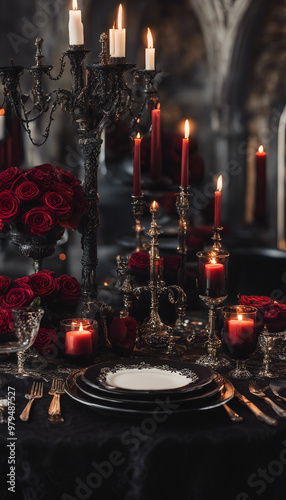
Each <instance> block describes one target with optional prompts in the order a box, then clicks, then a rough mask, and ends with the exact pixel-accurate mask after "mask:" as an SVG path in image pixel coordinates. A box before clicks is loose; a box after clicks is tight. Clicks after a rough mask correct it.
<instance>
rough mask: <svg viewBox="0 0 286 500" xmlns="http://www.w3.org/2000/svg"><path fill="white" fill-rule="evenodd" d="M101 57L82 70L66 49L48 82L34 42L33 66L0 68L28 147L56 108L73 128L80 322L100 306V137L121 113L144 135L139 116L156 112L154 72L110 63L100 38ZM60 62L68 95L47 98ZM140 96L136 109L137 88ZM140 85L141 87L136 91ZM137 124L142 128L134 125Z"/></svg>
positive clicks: (79, 49) (80, 50)
mask: <svg viewBox="0 0 286 500" xmlns="http://www.w3.org/2000/svg"><path fill="white" fill-rule="evenodd" d="M99 41H100V44H101V52H100V54H99V62H98V63H96V64H87V65H84V61H85V58H86V56H87V54H88V53H89V51H88V50H86V49H85V47H84V45H71V46H70V47H69V50H67V51H66V52H64V53H63V54H62V56H61V58H60V71H59V74H58V75H57V76H55V77H54V76H52V74H51V71H52V66H50V65H44V64H43V61H42V60H43V58H44V56H43V53H42V44H43V39H42V38H37V39H36V42H35V45H36V48H37V50H36V55H35V61H36V64H35V65H34V66H31V67H28V68H24V67H22V66H14V65H13V63H12V64H11V66H8V67H2V68H0V77H1V79H2V84H3V88H4V103H3V105H4V106H5V104H7V103H8V102H9V103H10V105H11V107H12V110H13V112H14V113H15V114H16V116H17V117H18V118H19V120H20V121H21V123H22V125H23V127H24V129H25V131H26V133H27V134H28V136H29V138H30V140H31V142H32V144H33V145H35V146H41V145H42V144H44V143H45V142H46V140H47V139H48V137H49V133H50V128H51V124H52V121H53V116H54V113H55V111H56V109H57V108H58V107H61V109H62V110H63V111H68V112H69V113H70V114H71V116H72V119H73V121H75V122H76V123H77V126H78V133H79V145H80V148H81V151H82V155H83V160H84V185H83V189H84V194H85V198H86V200H87V202H88V203H89V211H88V213H87V214H86V215H85V216H84V218H83V222H82V226H83V231H82V250H83V254H82V261H81V262H82V307H81V314H82V317H87V318H88V317H95V316H100V315H101V314H103V312H104V310H105V307H106V306H105V305H104V304H101V303H100V301H99V300H98V291H97V280H96V267H97V263H98V259H97V230H98V226H99V223H100V221H99V196H98V188H97V170H98V166H99V154H100V148H101V143H102V140H101V135H102V131H103V129H104V127H105V126H106V124H107V123H108V122H109V121H110V120H115V119H117V118H119V117H120V116H121V115H123V113H124V114H125V113H128V114H129V116H130V120H131V121H130V127H131V129H134V130H135V128H136V129H138V127H140V128H141V131H142V130H143V132H144V130H145V132H148V131H149V129H150V118H149V122H148V119H147V125H146V124H145V129H144V123H143V116H144V117H145V120H146V116H148V115H149V117H150V114H151V110H152V109H154V108H155V107H156V106H157V102H158V96H157V89H156V84H155V81H154V80H155V77H156V74H157V73H156V71H148V70H138V69H137V68H136V67H135V65H134V64H128V63H126V61H125V58H112V57H110V56H109V54H108V48H107V47H108V37H107V35H106V34H105V33H102V34H101V35H100V39H99ZM66 58H68V59H69V61H70V65H71V75H72V86H71V90H66V89H62V88H58V89H56V90H53V91H52V92H50V93H45V92H44V85H43V83H44V78H48V79H50V80H56V81H58V80H60V79H61V77H62V75H63V72H64V69H65V65H66ZM25 71H27V72H28V73H29V74H30V75H31V76H32V79H33V86H32V89H31V93H30V94H23V93H22V92H21V87H20V79H21V76H22V75H23V73H24V72H25ZM127 71H133V85H132V87H131V88H130V87H129V86H128V85H127V83H126V81H125V78H124V75H125V73H126V72H127ZM142 80H143V92H141V100H140V103H139V104H138V88H141V89H142V85H141V83H140V82H142ZM140 85H141V87H139V86H140ZM42 116H47V117H48V123H47V126H46V128H45V130H44V133H43V135H42V137H41V139H40V141H38V142H37V141H36V140H35V139H34V138H33V137H32V133H31V123H32V122H34V121H35V120H37V119H38V118H40V117H42ZM141 119H142V126H141V124H140V123H139V122H140V120H141Z"/></svg>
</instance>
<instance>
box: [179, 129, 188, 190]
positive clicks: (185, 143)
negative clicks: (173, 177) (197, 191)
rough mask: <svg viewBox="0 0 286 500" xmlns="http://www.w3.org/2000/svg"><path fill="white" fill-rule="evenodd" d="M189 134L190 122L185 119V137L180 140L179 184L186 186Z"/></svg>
mask: <svg viewBox="0 0 286 500" xmlns="http://www.w3.org/2000/svg"><path fill="white" fill-rule="evenodd" d="M189 136H190V124H189V120H186V121H185V138H184V139H183V142H182V166H181V186H182V187H188V185H189V156H190V147H189Z"/></svg>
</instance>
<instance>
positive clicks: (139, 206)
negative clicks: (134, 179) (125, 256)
mask: <svg viewBox="0 0 286 500" xmlns="http://www.w3.org/2000/svg"><path fill="white" fill-rule="evenodd" d="M131 204H132V211H133V216H134V219H135V232H136V252H141V251H142V250H144V249H145V245H144V243H143V236H144V231H143V229H142V226H141V217H142V215H143V209H144V195H143V194H141V195H140V196H134V195H132V202H131Z"/></svg>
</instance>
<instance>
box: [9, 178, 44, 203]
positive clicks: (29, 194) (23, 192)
mask: <svg viewBox="0 0 286 500" xmlns="http://www.w3.org/2000/svg"><path fill="white" fill-rule="evenodd" d="M15 194H16V196H18V198H20V200H23V201H31V200H36V199H37V198H39V197H40V195H41V193H40V190H39V189H38V187H37V185H36V184H35V183H34V182H32V181H25V182H22V184H20V185H19V186H18V187H17V188H16V191H15Z"/></svg>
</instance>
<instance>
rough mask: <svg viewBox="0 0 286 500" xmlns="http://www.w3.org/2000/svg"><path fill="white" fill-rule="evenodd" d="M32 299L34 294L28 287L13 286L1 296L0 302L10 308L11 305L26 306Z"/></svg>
mask: <svg viewBox="0 0 286 500" xmlns="http://www.w3.org/2000/svg"><path fill="white" fill-rule="evenodd" d="M33 299H34V294H33V292H32V290H31V289H30V288H28V287H25V288H20V287H14V288H11V290H9V292H8V293H7V294H6V295H5V296H4V297H2V299H1V302H0V304H1V306H2V307H4V308H6V309H11V308H12V307H27V306H28V305H29V304H31V302H32V301H33Z"/></svg>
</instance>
